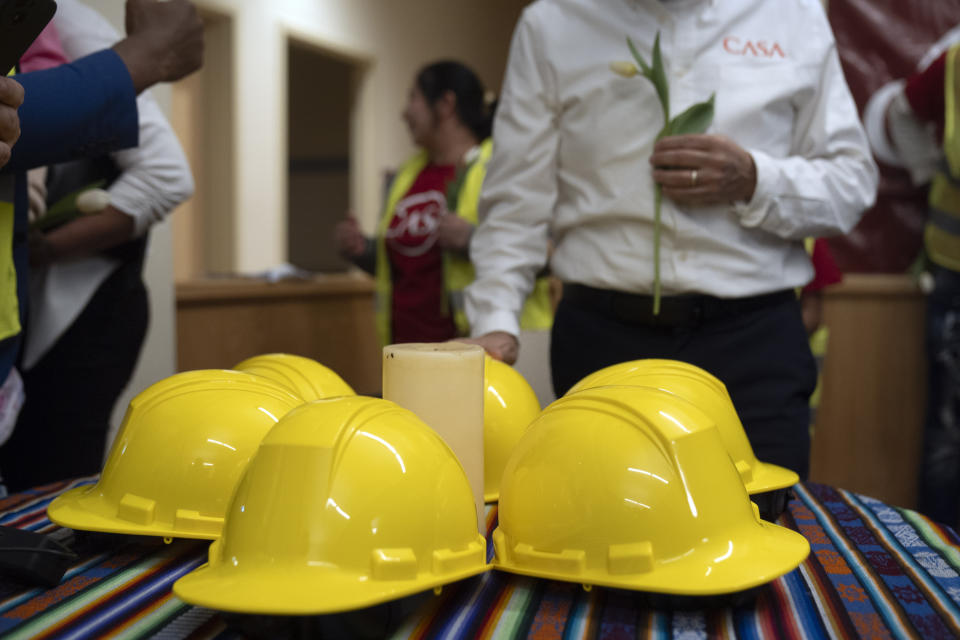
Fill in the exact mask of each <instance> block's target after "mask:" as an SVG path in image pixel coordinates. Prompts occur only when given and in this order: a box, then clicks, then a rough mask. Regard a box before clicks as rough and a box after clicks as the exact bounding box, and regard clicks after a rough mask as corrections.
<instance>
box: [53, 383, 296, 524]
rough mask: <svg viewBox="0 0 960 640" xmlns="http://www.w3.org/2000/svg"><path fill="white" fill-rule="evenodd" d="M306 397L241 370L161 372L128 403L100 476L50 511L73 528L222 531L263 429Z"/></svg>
mask: <svg viewBox="0 0 960 640" xmlns="http://www.w3.org/2000/svg"><path fill="white" fill-rule="evenodd" d="M301 404H303V401H302V399H301V398H299V397H297V396H295V395H293V394H292V393H290V392H289V391H288V390H287V389H285V388H284V387H281V386H280V385H278V384H276V383H274V382H271V381H270V380H267V379H265V378H261V377H259V376H254V375H252V374H249V373H243V372H240V371H226V370H202V371H190V372H186V373H178V374H176V375H174V376H171V377H169V378H166V379H165V380H161V381H160V382H157V383H156V384H154V385H151V386H150V387H148V388H147V389H146V390H145V391H143V392H141V393H140V394H139V395H137V397H135V398H134V399H133V400H132V401H131V402H130V406H129V407H128V408H127V413H126V415H125V416H124V419H123V424H122V425H121V427H120V432H119V434H118V435H117V438H116V440H114V443H113V447H112V448H111V449H110V455H109V457H108V458H107V462H106V464H105V465H104V467H103V473H102V474H101V476H100V481H99V482H97V484H95V485H91V486H86V487H78V488H76V489H72V490H70V491H67V492H66V493H64V494H63V495H61V496H59V497H58V498H57V499H56V500H54V501H53V502H52V503H51V504H50V506H49V508H48V509H47V515H48V516H49V517H50V519H51V520H52V521H54V522H56V523H57V524H59V525H61V526H64V527H70V528H71V529H83V530H90V531H106V532H109V533H127V534H135V535H151V536H165V537H173V538H216V537H218V536H219V535H220V530H221V528H222V526H223V516H224V514H225V513H226V510H227V505H228V504H229V501H230V495H231V494H232V493H233V489H234V487H235V486H236V484H237V482H239V480H240V476H241V474H242V473H243V470H244V468H245V467H246V466H247V463H248V462H249V461H250V458H251V457H252V456H253V454H254V452H255V451H256V450H257V446H258V445H259V444H260V441H261V440H262V439H263V436H265V435H266V434H267V432H268V431H269V430H270V429H271V428H272V427H273V426H274V425H275V424H276V423H277V421H278V420H279V419H280V418H282V417H283V416H284V415H285V414H286V413H287V412H288V411H290V410H291V409H293V408H295V407H297V406H299V405H301Z"/></svg>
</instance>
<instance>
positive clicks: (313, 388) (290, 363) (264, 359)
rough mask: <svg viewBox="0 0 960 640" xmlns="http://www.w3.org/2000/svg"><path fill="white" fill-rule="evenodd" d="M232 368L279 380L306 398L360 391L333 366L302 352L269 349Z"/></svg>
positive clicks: (334, 395) (329, 396)
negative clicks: (297, 354)
mask: <svg viewBox="0 0 960 640" xmlns="http://www.w3.org/2000/svg"><path fill="white" fill-rule="evenodd" d="M233 368H234V369H236V370H237V371H246V372H247V373H255V374H257V375H260V376H263V377H264V378H269V379H270V380H273V381H274V382H279V383H280V384H282V385H284V386H285V387H287V388H289V389H290V390H291V391H293V392H294V393H296V394H297V395H299V396H300V397H301V398H303V399H304V400H306V401H307V402H310V401H311V400H319V399H321V398H334V397H336V396H355V395H357V394H356V393H355V392H354V390H353V389H352V388H351V387H350V385H348V384H347V383H346V382H344V381H343V378H341V377H340V376H338V375H337V374H336V372H334V371H333V369H329V368H327V367H325V366H323V365H322V364H320V363H319V362H317V361H316V360H311V359H310V358H305V357H303V356H295V355H291V354H289V353H266V354H263V355H259V356H254V357H252V358H247V359H246V360H244V361H243V362H241V363H240V364H238V365H236V366H235V367H233Z"/></svg>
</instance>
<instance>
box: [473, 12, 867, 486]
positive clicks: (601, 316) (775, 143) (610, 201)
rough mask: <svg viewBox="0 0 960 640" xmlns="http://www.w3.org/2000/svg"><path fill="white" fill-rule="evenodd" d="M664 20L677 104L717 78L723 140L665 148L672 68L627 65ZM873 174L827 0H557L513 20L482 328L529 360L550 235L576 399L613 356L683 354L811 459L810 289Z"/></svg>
mask: <svg viewBox="0 0 960 640" xmlns="http://www.w3.org/2000/svg"><path fill="white" fill-rule="evenodd" d="M658 31H659V32H660V44H661V48H662V51H663V59H664V66H665V70H666V77H667V80H668V81H669V89H670V107H671V108H670V111H671V113H674V114H676V113H680V112H682V111H683V110H684V109H686V108H687V107H689V106H690V105H692V104H694V103H697V102H702V101H704V100H706V99H707V98H708V97H709V96H710V94H711V93H715V94H716V112H715V116H714V119H713V124H712V125H711V127H710V128H709V129H708V130H707V133H706V134H705V135H700V136H684V137H676V138H672V139H671V138H666V139H664V140H661V141H660V142H659V143H656V144H655V142H656V140H655V138H656V135H657V133H658V132H659V131H660V129H661V127H662V126H663V115H662V113H661V109H660V105H659V102H658V98H657V94H656V91H655V90H654V87H653V85H652V84H651V83H649V82H648V81H646V80H645V79H644V78H642V77H639V76H638V77H633V78H627V77H622V76H620V75H616V74H614V73H613V72H611V70H610V63H612V62H616V61H624V60H630V54H629V51H628V49H627V45H626V38H627V37H628V36H629V37H630V38H631V39H632V40H633V41H634V42H635V43H636V45H637V48H638V50H639V51H640V52H644V53H646V55H647V56H649V52H650V51H651V50H652V48H653V42H654V38H655V36H656V34H657V32H658ZM648 59H649V58H648ZM651 165H652V166H651ZM654 181H656V182H658V183H659V184H661V185H662V186H663V196H664V198H663V215H662V220H663V224H662V231H661V240H660V243H661V248H660V278H661V282H662V287H663V294H664V298H663V301H662V308H661V310H660V313H659V314H657V315H654V314H653V312H652V310H653V303H652V299H651V295H650V294H651V293H652V291H653V279H654V278H653V273H654V259H653V218H654V215H653V211H654V206H653V202H654ZM876 186H877V169H876V166H875V165H874V163H873V160H872V157H871V154H870V151H869V147H868V145H867V142H866V139H865V136H864V133H863V130H862V127H861V125H860V122H859V120H858V117H857V111H856V107H855V105H854V102H853V100H852V98H851V96H850V92H849V89H848V88H847V85H846V83H845V81H844V78H843V73H842V71H841V68H840V63H839V60H838V57H837V53H836V46H835V43H834V39H833V35H832V33H831V31H830V27H829V24H828V22H827V19H826V16H825V15H824V12H823V8H822V7H821V5H820V2H819V0H778V1H777V2H763V1H762V0H723V1H719V0H670V1H668V2H660V1H658V0H540V1H538V2H535V3H534V4H532V5H531V6H529V7H528V8H527V9H526V10H525V11H524V14H523V16H522V17H521V19H520V23H519V24H518V26H517V29H516V32H515V33H514V37H513V43H512V45H511V51H510V58H509V62H508V66H507V73H506V78H505V80H504V87H503V91H502V95H501V98H500V106H499V110H498V113H497V119H496V122H495V125H494V155H493V159H492V160H491V163H490V168H489V172H488V174H487V178H486V182H485V183H484V191H483V195H482V198H481V203H480V216H481V220H482V223H481V225H480V226H479V228H478V229H477V231H476V233H475V234H474V238H473V241H472V244H471V258H472V260H473V262H474V264H475V266H476V269H477V280H476V281H475V283H474V284H473V285H472V286H471V287H469V288H468V289H467V311H468V314H469V316H470V323H471V327H473V331H474V336H475V338H476V341H477V342H478V343H480V344H482V345H483V346H484V347H485V348H486V349H487V350H488V351H489V352H490V353H491V354H492V355H494V356H495V357H499V358H501V359H504V360H507V361H511V360H512V359H513V358H515V357H516V351H517V342H516V335H517V320H516V317H517V313H518V311H519V309H520V303H521V302H522V300H523V299H524V297H525V296H526V295H527V294H528V293H529V291H530V287H531V286H532V283H533V278H534V276H535V274H536V273H537V272H538V271H539V270H540V269H542V268H543V266H544V265H545V263H546V261H547V241H548V237H549V238H552V240H553V242H554V243H555V246H556V249H555V252H554V253H553V256H552V258H551V260H550V267H551V269H552V271H553V273H554V274H555V275H557V276H558V277H559V278H560V279H562V280H563V281H564V283H565V286H564V299H563V301H562V302H561V303H560V307H559V309H558V312H557V317H556V321H555V324H554V329H553V336H552V345H551V365H552V370H553V381H554V389H555V391H556V392H557V394H558V395H559V394H562V393H564V392H565V391H566V390H567V389H568V388H570V386H572V385H573V384H574V383H575V382H576V381H577V380H578V379H579V378H581V377H582V376H584V375H586V374H589V373H590V372H592V371H594V370H596V369H599V368H601V367H603V366H607V365H610V364H613V363H615V362H620V361H624V360H631V359H636V358H647V357H657V358H674V359H679V360H685V361H688V362H691V363H693V364H696V365H699V366H701V367H704V368H705V369H707V370H709V371H711V372H712V373H714V374H715V375H717V376H718V377H719V378H720V379H721V380H723V381H724V383H725V384H726V385H727V387H728V389H729V391H730V393H731V396H732V397H733V400H734V403H735V405H736V406H737V409H738V411H739V413H740V416H741V420H742V421H743V422H744V426H745V428H746V430H747V433H748V436H749V437H750V439H751V442H752V444H753V446H754V448H755V449H756V451H757V454H758V456H759V457H760V458H761V459H764V460H767V461H769V462H773V463H776V464H780V465H783V466H787V467H790V468H792V469H795V470H796V471H798V472H799V473H800V474H801V475H805V474H806V471H807V466H808V458H809V435H808V417H809V414H808V405H807V403H808V397H809V394H810V392H811V391H812V389H813V386H814V383H815V378H816V371H815V365H814V362H813V359H812V356H811V355H810V351H809V348H808V347H807V341H806V333H805V331H804V329H803V324H802V321H801V317H800V308H799V305H798V303H797V301H796V297H795V295H794V293H793V291H794V289H795V288H796V287H800V286H802V285H803V284H804V283H806V282H807V281H808V280H810V278H811V275H812V267H811V265H810V260H809V259H808V257H807V254H806V253H805V251H804V248H803V242H802V241H803V239H804V238H805V237H808V236H829V235H835V234H840V233H844V232H846V231H848V230H849V229H850V228H852V227H853V226H854V224H855V223H856V222H857V220H858V219H859V217H860V215H861V213H862V212H863V211H864V210H865V209H867V208H868V207H869V206H870V205H871V204H872V203H873V200H874V198H875V193H876Z"/></svg>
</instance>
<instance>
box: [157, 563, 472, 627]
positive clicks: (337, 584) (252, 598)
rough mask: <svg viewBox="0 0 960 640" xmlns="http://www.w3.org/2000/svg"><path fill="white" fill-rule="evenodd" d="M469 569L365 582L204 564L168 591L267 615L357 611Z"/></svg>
mask: <svg viewBox="0 0 960 640" xmlns="http://www.w3.org/2000/svg"><path fill="white" fill-rule="evenodd" d="M489 570H490V566H489V565H485V566H483V567H474V568H471V569H467V570H464V571H462V572H460V573H455V574H445V575H444V576H443V577H442V578H436V579H429V578H428V579H424V580H420V579H417V580H370V579H369V578H367V577H366V576H360V575H352V574H347V573H344V572H343V571H342V570H341V569H339V568H337V567H332V566H326V567H323V566H315V567H302V568H300V567H298V568H290V567H271V568H269V569H267V568H258V569H244V570H243V573H242V578H241V577H240V571H239V569H237V568H235V567H222V566H221V567H211V566H210V565H209V564H205V565H203V566H201V567H200V568H198V569H196V570H195V571H192V572H191V573H189V574H187V575H185V576H184V577H182V578H180V579H179V580H177V581H176V582H175V583H174V585H173V593H174V594H175V595H176V596H177V597H179V598H181V599H182V600H184V601H186V602H189V603H190V604H193V605H199V606H201V607H207V608H208V609H216V610H219V611H232V612H236V613H259V614H269V615H320V614H326V613H336V612H340V611H350V610H353V609H363V608H365V607H372V606H374V605H377V604H382V603H384V602H389V601H391V600H397V599H399V598H404V597H406V596H411V595H414V594H417V593H420V592H422V591H427V590H428V589H433V588H435V587H442V586H444V585H447V584H450V583H452V582H457V581H459V580H464V579H466V578H471V577H473V576H476V575H479V574H481V573H486V572H487V571H489Z"/></svg>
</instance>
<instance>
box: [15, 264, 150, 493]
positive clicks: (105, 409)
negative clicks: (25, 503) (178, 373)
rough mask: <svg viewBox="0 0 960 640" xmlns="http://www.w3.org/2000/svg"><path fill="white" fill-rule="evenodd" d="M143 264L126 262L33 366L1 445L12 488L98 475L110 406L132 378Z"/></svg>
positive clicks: (142, 316) (139, 338) (142, 311)
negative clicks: (13, 423) (10, 432)
mask: <svg viewBox="0 0 960 640" xmlns="http://www.w3.org/2000/svg"><path fill="white" fill-rule="evenodd" d="M141 271H142V263H141V262H140V261H138V260H133V261H130V262H125V263H124V264H122V265H121V266H120V267H118V268H117V269H116V270H115V271H114V272H113V273H112V274H111V275H110V277H108V278H107V279H106V280H105V281H104V282H103V283H102V284H101V285H100V287H99V288H98V289H97V291H96V293H94V295H93V297H92V298H91V299H90V301H89V303H88V304H87V306H86V307H85V308H84V310H83V311H82V312H81V313H80V315H79V316H78V317H77V319H76V320H75V321H74V323H73V324H72V325H71V326H70V328H68V329H67V331H66V332H64V334H63V335H62V336H60V339H59V340H58V341H57V342H56V344H54V345H53V347H51V348H50V350H49V351H48V352H47V353H46V354H45V355H44V356H43V358H41V360H40V361H39V362H37V363H36V365H34V367H33V368H32V369H30V370H28V371H25V372H22V374H23V381H24V390H25V391H26V396H27V397H26V402H25V403H24V405H23V409H22V410H21V412H20V417H19V419H18V420H17V426H16V428H15V429H14V432H13V435H12V436H11V437H10V439H9V440H8V441H7V442H6V443H5V444H4V445H3V446H2V447H0V475H2V476H3V479H4V482H5V483H6V485H7V488H8V489H9V490H10V491H21V490H24V489H28V488H30V487H34V486H37V485H41V484H46V483H48V482H54V481H57V480H63V479H65V478H73V477H77V476H82V475H90V474H93V473H98V472H99V471H100V469H101V467H102V465H103V454H104V450H105V446H106V445H105V438H106V436H107V431H108V430H109V428H110V416H111V413H112V412H113V407H114V404H115V403H116V401H117V398H118V397H119V395H120V394H121V393H122V392H123V389H124V387H126V385H127V383H128V382H129V381H130V377H131V375H132V374H133V370H134V367H135V366H136V364H137V358H138V357H139V355H140V348H141V346H142V345H143V340H144V337H145V336H146V330H147V324H148V322H149V307H148V301H147V290H146V287H145V286H144V284H143V279H142V277H141Z"/></svg>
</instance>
